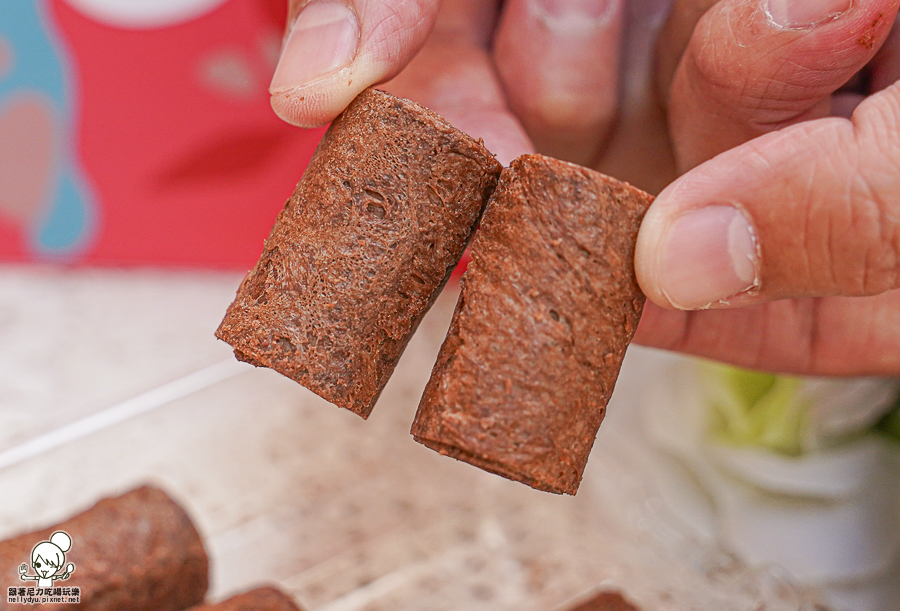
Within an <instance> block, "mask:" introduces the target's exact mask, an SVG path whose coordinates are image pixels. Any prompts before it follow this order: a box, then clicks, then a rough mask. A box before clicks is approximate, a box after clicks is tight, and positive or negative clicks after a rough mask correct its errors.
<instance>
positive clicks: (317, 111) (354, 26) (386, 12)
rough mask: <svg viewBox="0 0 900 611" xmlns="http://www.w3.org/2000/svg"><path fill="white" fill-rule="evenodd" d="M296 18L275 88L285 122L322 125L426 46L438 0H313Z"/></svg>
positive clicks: (274, 96)
mask: <svg viewBox="0 0 900 611" xmlns="http://www.w3.org/2000/svg"><path fill="white" fill-rule="evenodd" d="M293 5H294V6H292V10H291V15H292V16H293V17H294V19H293V22H292V23H291V25H290V28H289V31H288V35H287V37H286V39H285V44H284V47H283V48H282V51H281V55H280V57H279V60H278V64H277V66H276V68H275V72H274V74H273V76H272V83H271V85H270V87H269V93H270V95H271V105H272V109H273V110H274V111H275V113H276V114H277V115H278V116H279V117H280V118H281V119H283V120H284V121H286V122H288V123H290V124H292V125H296V126H298V127H305V128H310V127H319V126H322V125H325V124H327V123H328V122H330V121H331V120H333V119H334V118H335V117H336V116H337V115H338V114H340V113H341V112H342V111H343V110H344V108H346V107H347V105H348V104H349V103H350V102H351V101H353V99H354V98H355V97H356V96H357V95H359V94H360V93H361V92H362V91H363V90H365V89H366V88H367V87H370V86H372V85H376V84H378V83H382V82H384V81H386V80H388V79H390V78H391V77H393V76H394V75H396V74H397V73H398V72H399V71H400V70H402V69H403V67H404V66H405V65H406V64H407V63H408V62H409V60H410V59H411V58H412V57H413V55H414V54H415V53H416V51H418V49H419V48H420V47H421V46H422V44H423V43H424V41H425V39H426V38H427V36H428V34H429V32H430V31H431V28H432V27H433V25H434V19H435V16H436V13H437V10H438V3H437V1H436V0H418V1H411V2H404V3H399V4H398V3H393V2H390V1H387V0H369V1H366V2H359V1H350V2H343V1H338V0H313V1H312V2H309V3H307V4H303V5H302V6H299V5H300V3H299V2H295V3H293Z"/></svg>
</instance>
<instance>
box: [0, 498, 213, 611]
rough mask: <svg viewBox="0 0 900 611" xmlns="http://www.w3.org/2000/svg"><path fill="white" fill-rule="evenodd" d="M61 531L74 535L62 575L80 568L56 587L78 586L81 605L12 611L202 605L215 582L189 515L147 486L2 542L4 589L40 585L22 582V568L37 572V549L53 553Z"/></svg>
mask: <svg viewBox="0 0 900 611" xmlns="http://www.w3.org/2000/svg"><path fill="white" fill-rule="evenodd" d="M57 531H63V532H65V533H67V534H68V535H69V538H70V547H69V549H65V550H63V549H62V548H60V553H62V554H64V557H63V558H62V560H63V562H62V563H61V564H62V565H61V567H60V568H59V569H58V570H57V571H58V573H63V569H62V567H63V566H65V565H67V564H69V563H71V564H73V565H74V569H75V570H74V571H73V572H72V573H71V574H70V575H69V577H68V579H65V580H60V581H55V582H54V583H53V586H54V587H66V588H73V587H78V588H80V591H81V602H80V603H71V604H52V605H34V606H33V607H32V606H31V605H19V604H16V605H10V607H14V608H16V609H31V608H44V607H49V608H52V609H71V610H72V611H75V610H78V611H119V610H120V609H129V610H130V611H179V610H180V609H186V608H188V607H191V606H193V605H196V604H198V603H200V602H202V601H203V597H204V595H205V594H206V588H207V585H208V580H209V561H208V559H207V556H206V551H205V550H204V549H203V542H202V541H201V540H200V535H199V534H198V533H197V530H196V529H195V528H194V525H193V524H192V523H191V520H190V518H189V517H188V515H187V514H186V513H185V512H184V510H183V509H182V508H181V507H179V506H178V504H177V503H175V501H173V500H172V499H171V498H169V496H168V495H166V493H165V492H163V491H162V490H159V489H157V488H153V487H149V486H144V487H142V488H138V489H136V490H132V491H131V492H128V493H126V494H124V495H122V496H119V497H114V498H106V499H103V500H101V501H100V502H98V503H97V504H96V505H94V506H93V507H91V508H90V509H88V510H87V511H85V512H84V513H81V514H79V515H77V516H75V517H73V518H71V519H69V520H67V521H66V522H63V523H62V524H58V525H56V526H54V527H52V528H45V529H43V530H39V531H35V532H32V533H28V534H24V535H20V536H18V537H15V538H13V539H8V540H6V541H3V542H0V582H2V584H3V585H4V586H5V587H12V586H16V587H26V588H27V587H37V586H38V582H37V581H34V580H31V581H22V580H21V579H20V578H19V575H20V566H21V565H22V564H25V565H26V568H27V575H30V576H33V575H35V572H36V571H37V568H35V566H34V559H33V558H32V552H33V551H35V548H36V546H38V544H42V545H43V542H48V543H47V545H45V546H44V547H43V548H41V549H40V550H36V551H37V552H39V553H38V554H37V555H38V556H40V555H41V554H43V555H44V556H47V552H46V551H44V549H45V548H47V546H51V545H53V542H52V541H50V540H51V536H52V535H53V534H54V533H56V532H57ZM54 540H55V541H59V539H58V538H54ZM52 551H53V550H51V552H52ZM38 561H40V560H38ZM4 591H5V589H4ZM5 603H6V598H5V597H4V598H2V599H0V609H5V608H6V607H5V606H4V605H5Z"/></svg>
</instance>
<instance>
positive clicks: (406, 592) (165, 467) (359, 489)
mask: <svg viewBox="0 0 900 611" xmlns="http://www.w3.org/2000/svg"><path fill="white" fill-rule="evenodd" d="M239 280H240V278H239V276H237V275H235V274H220V273H197V272H171V271H170V272H160V271H141V270H132V271H117V270H59V269H50V268H40V267H15V266H6V267H0V539H2V538H6V537H8V536H11V535H13V534H16V533H19V532H23V531H28V530H31V529H34V528H38V527H43V526H47V525H49V524H52V523H55V522H58V521H61V520H63V519H65V518H66V517H68V516H69V515H71V514H72V513H74V512H76V511H79V510H81V509H83V508H86V507H87V506H89V505H91V504H92V503H93V502H94V501H96V500H97V499H98V498H100V497H102V496H104V495H109V494H115V493H119V492H122V491H125V490H127V489H130V488H132V487H134V486H137V485H139V484H140V483H143V482H147V481H150V482H155V483H157V484H158V485H160V486H162V487H163V488H165V489H166V490H167V491H168V492H169V493H170V494H172V495H173V496H174V497H175V498H177V499H178V500H179V501H180V502H181V503H182V504H183V505H184V506H185V508H186V509H187V510H188V512H189V513H190V514H191V515H192V517H193V518H194V520H195V522H196V523H197V525H198V528H199V529H200V531H201V533H202V534H203V536H204V538H205V540H206V543H207V547H208V550H209V552H210V555H211V558H212V563H213V565H212V566H213V569H212V589H211V593H210V595H211V597H212V598H213V599H216V598H220V597H222V596H226V595H228V594H230V593H233V592H236V591H239V590H242V589H245V588H247V587H250V586H252V585H255V584H259V583H261V582H274V583H277V584H279V585H280V586H281V587H282V588H284V589H285V590H286V591H288V592H290V593H291V594H292V595H293V596H294V597H295V598H296V599H297V601H298V603H300V604H301V605H302V606H303V607H304V608H305V609H308V610H310V611H363V610H366V611H376V610H381V609H384V610H385V611H386V610H388V609H390V610H418V609H422V610H426V609H427V610H440V609H446V610H461V611H462V610H465V611H479V610H482V609H484V610H488V609H490V610H494V611H503V610H507V609H508V610H510V611H512V610H516V611H532V610H533V611H554V610H558V609H563V608H564V607H565V606H566V604H567V603H569V602H571V601H573V600H575V599H577V598H578V597H579V596H582V595H584V594H586V593H589V592H590V591H592V590H594V589H597V588H600V587H615V588H624V589H625V590H626V591H627V592H628V594H629V595H630V596H631V597H632V598H633V599H634V600H635V601H637V602H638V603H640V604H641V605H642V606H644V607H645V608H646V609H648V610H650V609H652V610H654V611H665V610H668V609H671V610H675V609H679V610H683V609H698V610H706V609H708V610H716V611H728V610H731V609H733V610H735V611H743V610H750V609H756V608H757V607H756V605H757V604H758V603H760V601H763V600H765V601H767V602H766V604H767V605H768V606H766V609H769V610H771V611H777V610H782V609H784V610H788V609H791V610H796V609H801V608H804V609H807V608H811V607H808V606H804V604H805V603H804V601H805V600H807V598H808V596H809V594H804V595H803V596H802V597H801V595H800V594H798V592H797V591H796V590H795V589H793V588H792V587H790V586H788V585H787V584H786V583H785V582H784V581H782V580H780V579H779V578H777V577H775V576H773V575H775V574H776V573H775V572H772V571H757V572H750V571H748V570H746V568H745V567H743V566H742V565H741V564H740V563H739V562H738V561H736V560H735V559H734V558H732V557H730V556H728V555H726V554H722V553H720V552H717V551H716V550H715V549H714V548H713V547H712V546H711V545H709V542H705V543H704V542H700V541H694V540H691V539H689V538H687V537H686V536H685V535H684V534H683V532H682V531H681V530H680V529H679V528H678V527H677V525H676V524H674V523H672V522H668V521H667V519H666V517H665V515H664V512H661V511H660V508H659V506H658V502H657V501H658V497H657V495H656V494H655V493H654V491H653V489H652V486H651V485H650V484H649V483H648V481H646V480H644V479H642V478H641V477H640V473H641V472H642V469H644V468H645V466H644V463H643V462H642V461H644V460H645V459H644V458H642V454H641V452H639V451H635V449H636V448H635V446H636V445H637V444H638V443H639V442H637V441H635V439H634V438H633V437H631V436H629V434H628V431H627V430H626V429H625V427H624V426H623V425H622V424H621V422H624V420H625V419H624V418H620V417H619V416H617V413H619V414H627V413H629V411H630V410H632V409H633V405H632V404H633V402H634V401H636V400H637V399H636V397H638V396H639V392H638V391H639V389H640V387H641V386H642V385H646V379H647V376H648V375H652V367H653V362H654V359H655V358H657V357H656V356H655V355H653V354H649V353H644V354H642V355H637V356H631V357H630V359H629V360H630V361H631V363H630V364H629V365H628V366H627V367H626V370H625V372H624V373H623V377H622V379H621V381H620V384H619V388H618V390H617V393H616V396H615V397H614V400H613V404H612V405H611V407H610V416H609V417H608V419H607V422H606V423H604V427H603V428H602V429H601V433H600V436H599V438H598V442H597V445H596V447H595V451H594V453H593V455H592V457H591V462H590V464H589V466H588V473H587V474H586V479H585V483H584V484H583V486H582V489H581V491H580V492H579V494H578V495H577V496H576V497H575V498H571V497H559V496H554V495H549V494H545V493H540V492H536V491H533V490H531V489H529V488H527V487H525V486H522V485H520V484H516V483H512V482H508V481H506V480H503V479H501V478H499V477H496V476H493V475H489V474H486V473H483V472H481V471H479V470H477V469H475V468H473V467H470V466H468V465H465V464H462V463H457V462H455V461H453V460H451V459H449V458H444V457H441V456H438V455H437V454H435V453H433V452H431V451H430V450H428V449H426V448H424V447H422V446H420V445H418V444H416V443H415V442H414V441H413V440H412V438H411V437H410V435H409V434H408V430H409V426H410V424H411V421H412V417H413V414H414V412H415V408H416V404H417V402H418V398H419V395H420V393H421V390H422V388H423V387H424V385H425V382H426V380H427V377H428V374H429V373H430V369H431V365H432V363H433V361H434V356H435V355H436V353H437V349H438V347H439V345H440V342H441V341H442V339H443V335H444V333H445V331H446V328H447V326H448V324H449V317H450V314H451V313H452V308H453V305H454V303H455V294H454V292H453V290H452V289H451V290H449V291H447V292H445V294H444V295H443V296H442V297H441V298H440V299H439V300H438V302H437V304H436V306H435V308H434V310H433V311H432V313H431V314H429V316H428V317H427V318H426V320H425V322H424V323H423V324H422V326H421V328H420V330H419V332H418V333H417V335H416V336H415V338H414V339H413V341H412V342H411V344H410V346H409V348H408V349H407V352H406V354H405V355H404V357H403V359H402V361H401V363H400V366H399V367H398V370H397V372H396V374H395V376H394V378H392V380H391V382H390V383H389V385H388V387H387V389H386V390H385V392H384V394H383V396H382V398H381V400H380V401H379V404H378V405H377V406H376V409H375V411H374V413H373V415H372V416H371V418H370V419H369V420H368V421H363V420H361V419H359V418H358V417H357V416H355V415H353V414H351V413H350V412H347V411H345V410H341V409H339V408H336V407H334V406H332V405H330V404H328V403H327V402H325V401H324V400H322V399H320V398H318V397H316V396H315V395H313V394H312V393H310V392H308V391H306V390H305V389H303V388H301V387H299V386H297V385H296V384H294V383H293V382H291V381H289V380H286V379H284V378H282V377H281V376H279V375H278V374H275V373H273V372H271V371H268V370H261V369H253V368H252V367H250V366H247V365H243V364H235V363H234V362H233V359H232V357H231V355H230V351H229V349H228V347H227V346H225V345H224V344H222V343H221V342H218V341H217V340H215V338H214V337H213V331H214V329H215V327H216V325H217V323H218V321H219V320H220V319H221V316H222V314H223V313H224V310H225V308H226V306H227V304H228V303H229V302H230V300H231V298H232V297H233V294H234V290H235V289H236V287H237V284H238V282H239ZM197 372H200V374H197ZM192 375H194V376H195V377H194V378H190V377H189V376H192ZM196 375H199V376H200V377H199V378H198V377H196ZM204 376H205V377H204ZM185 379H189V380H194V382H196V383H194V385H193V386H191V387H190V388H187V390H185V387H184V386H182V387H181V390H179V387H178V384H179V383H180V382H179V380H181V381H182V382H183V381H184V380H185ZM198 380H199V381H198ZM173 382H174V384H175V385H174V386H173ZM154 389H155V390H154ZM148 392H149V394H148ZM154 393H155V394H154ZM135 406H137V407H135ZM129 409H130V410H131V411H129ZM117 410H118V411H117ZM619 421H621V422H619ZM617 422H619V423H617ZM85 423H87V424H85ZM60 431H62V433H59V432H60ZM54 435H56V436H54ZM22 448H30V449H29V450H28V452H26V453H24V454H22ZM17 452H18V453H17ZM4 457H5V459H4ZM4 460H5V462H4ZM803 597H807V598H803Z"/></svg>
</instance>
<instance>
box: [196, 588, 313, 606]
mask: <svg viewBox="0 0 900 611" xmlns="http://www.w3.org/2000/svg"><path fill="white" fill-rule="evenodd" d="M190 611H303V610H302V609H301V608H300V607H298V606H297V605H296V604H295V603H294V601H293V600H291V598H290V597H289V596H288V595H287V594H285V593H284V592H282V591H281V590H279V589H277V588H274V587H271V586H265V587H262V588H256V589H254V590H250V591H248V592H243V593H242V594H237V595H235V596H232V597H231V598H229V599H227V600H223V601H222V602H220V603H216V604H214V605H212V604H211V605H201V606H199V607H191V609H190Z"/></svg>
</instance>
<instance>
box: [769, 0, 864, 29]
mask: <svg viewBox="0 0 900 611" xmlns="http://www.w3.org/2000/svg"><path fill="white" fill-rule="evenodd" d="M851 6H853V0H768V6H767V8H766V15H768V17H769V21H771V22H772V23H774V24H775V25H776V26H778V27H780V28H799V29H803V28H811V27H813V26H815V25H818V24H820V23H822V22H823V21H830V20H832V19H837V18H838V17H840V16H841V15H843V14H844V13H846V12H847V11H849V10H850V7H851Z"/></svg>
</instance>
